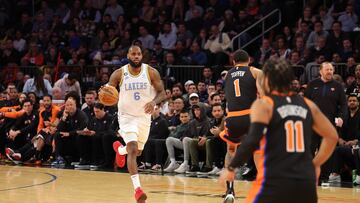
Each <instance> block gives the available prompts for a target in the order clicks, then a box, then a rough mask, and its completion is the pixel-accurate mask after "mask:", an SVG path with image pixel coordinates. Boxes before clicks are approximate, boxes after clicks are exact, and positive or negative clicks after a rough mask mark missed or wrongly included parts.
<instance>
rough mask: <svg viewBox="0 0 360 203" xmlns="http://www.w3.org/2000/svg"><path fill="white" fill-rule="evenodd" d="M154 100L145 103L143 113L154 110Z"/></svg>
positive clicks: (149, 112)
mask: <svg viewBox="0 0 360 203" xmlns="http://www.w3.org/2000/svg"><path fill="white" fill-rule="evenodd" d="M155 105H156V104H155V102H154V101H151V102H148V103H146V104H145V106H144V109H145V113H147V114H152V112H153V111H154V108H155Z"/></svg>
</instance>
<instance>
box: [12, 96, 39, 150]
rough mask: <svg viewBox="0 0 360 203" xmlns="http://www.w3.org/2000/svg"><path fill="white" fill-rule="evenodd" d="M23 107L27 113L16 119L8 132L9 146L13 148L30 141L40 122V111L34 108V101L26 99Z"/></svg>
mask: <svg viewBox="0 0 360 203" xmlns="http://www.w3.org/2000/svg"><path fill="white" fill-rule="evenodd" d="M22 109H23V110H24V111H25V113H24V114H23V115H22V116H21V117H20V118H18V119H17V120H16V122H15V124H14V125H13V126H12V127H11V128H10V131H9V132H8V133H7V137H8V146H10V147H11V148H13V149H18V148H20V147H22V146H24V145H25V144H26V143H27V142H28V141H30V140H31V139H32V137H34V135H35V134H36V129H37V126H38V123H39V116H38V113H37V112H36V111H34V110H33V103H32V102H31V101H30V100H25V101H24V103H23V108H22Z"/></svg>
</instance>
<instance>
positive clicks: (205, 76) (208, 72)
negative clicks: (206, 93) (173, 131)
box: [202, 67, 216, 85]
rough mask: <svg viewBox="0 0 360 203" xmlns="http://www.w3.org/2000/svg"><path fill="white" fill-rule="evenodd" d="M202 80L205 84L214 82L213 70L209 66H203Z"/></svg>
mask: <svg viewBox="0 0 360 203" xmlns="http://www.w3.org/2000/svg"><path fill="white" fill-rule="evenodd" d="M202 81H204V82H205V85H210V84H215V82H216V78H215V77H214V72H213V70H212V69H211V68H210V67H204V68H203V70H202Z"/></svg>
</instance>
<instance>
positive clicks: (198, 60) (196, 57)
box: [187, 41, 207, 65]
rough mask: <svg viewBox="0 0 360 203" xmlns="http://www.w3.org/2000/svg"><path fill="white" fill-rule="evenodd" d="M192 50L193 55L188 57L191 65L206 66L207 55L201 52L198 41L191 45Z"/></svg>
mask: <svg viewBox="0 0 360 203" xmlns="http://www.w3.org/2000/svg"><path fill="white" fill-rule="evenodd" d="M190 50H191V53H190V55H188V57H187V60H188V63H189V64H194V65H206V64H207V56H206V53H205V52H203V51H201V49H200V45H199V43H198V42H197V41H194V42H193V43H192V44H191V48H190Z"/></svg>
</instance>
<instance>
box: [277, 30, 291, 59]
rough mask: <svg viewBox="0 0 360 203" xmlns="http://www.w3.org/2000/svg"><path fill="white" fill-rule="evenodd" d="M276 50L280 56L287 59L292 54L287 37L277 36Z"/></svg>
mask: <svg viewBox="0 0 360 203" xmlns="http://www.w3.org/2000/svg"><path fill="white" fill-rule="evenodd" d="M275 51H276V53H277V55H278V57H279V58H282V59H287V58H288V57H289V55H290V52H291V50H290V49H289V48H288V45H287V44H286V41H285V38H284V37H283V36H281V35H279V36H277V37H276V45H275Z"/></svg>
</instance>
